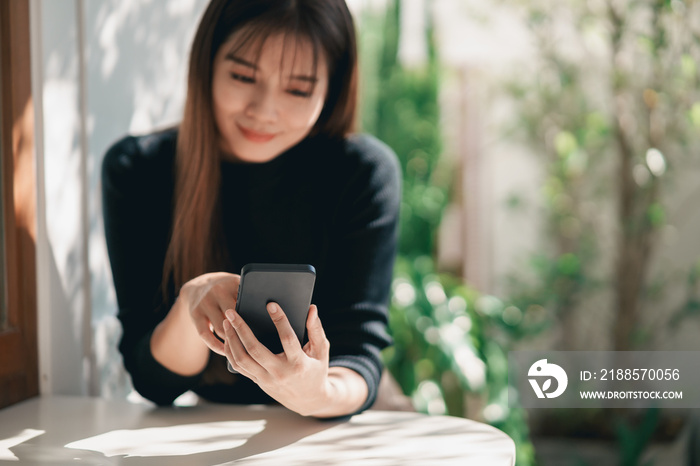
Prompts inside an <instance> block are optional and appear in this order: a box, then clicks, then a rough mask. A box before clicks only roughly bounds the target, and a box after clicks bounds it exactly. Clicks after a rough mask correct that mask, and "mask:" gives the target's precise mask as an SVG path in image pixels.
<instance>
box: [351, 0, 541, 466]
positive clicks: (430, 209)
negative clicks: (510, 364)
mask: <svg viewBox="0 0 700 466" xmlns="http://www.w3.org/2000/svg"><path fill="white" fill-rule="evenodd" d="M399 8H400V3H399V2H397V1H394V2H390V6H389V8H388V10H387V11H386V12H385V14H384V15H378V14H376V13H368V14H366V15H364V16H363V18H362V24H363V33H362V35H361V47H362V50H361V54H360V55H361V57H362V60H363V61H362V63H361V65H362V68H363V70H365V73H364V74H363V87H362V89H363V96H364V97H363V102H362V109H363V120H362V121H363V129H364V130H365V131H368V132H370V133H373V134H375V135H377V136H378V137H379V138H380V139H381V140H383V141H384V142H386V143H387V144H388V145H389V146H391V147H392V148H393V149H394V150H395V151H396V153H397V155H398V157H399V160H400V163H401V167H402V174H403V194H402V204H401V224H400V229H401V231H400V244H399V257H398V259H397V262H396V268H395V279H394V283H393V293H392V294H393V301H392V305H391V309H390V330H391V333H392V336H393V338H394V345H393V346H392V347H391V348H389V349H387V350H386V351H385V353H384V359H385V362H386V365H387V367H388V369H389V370H390V371H391V373H392V374H393V375H394V377H395V378H396V379H397V381H398V382H399V384H400V385H401V387H402V389H403V391H404V392H405V393H406V394H408V395H409V396H411V398H412V399H413V402H414V405H415V406H416V407H417V409H419V410H421V411H424V412H429V413H436V414H438V413H440V414H441V413H448V414H451V415H456V416H464V415H466V414H467V413H469V414H470V415H472V416H476V417H479V418H483V419H485V420H486V421H488V422H490V423H491V424H493V425H495V426H497V427H499V428H501V429H502V430H504V431H505V432H506V433H508V434H509V435H510V436H511V437H512V438H513V439H514V441H515V442H516V449H517V455H518V464H519V465H524V466H526V465H530V464H533V463H534V450H533V448H532V445H531V444H530V442H529V439H528V430H527V424H526V422H525V416H524V412H523V411H522V410H521V409H509V405H508V394H509V390H512V387H509V385H508V374H507V358H506V354H507V353H506V348H507V347H508V346H507V345H508V339H507V335H508V331H507V330H508V329H511V330H513V329H515V328H516V327H517V325H516V324H515V322H514V321H513V319H511V320H508V318H506V319H505V320H504V318H503V315H504V314H503V311H504V309H506V308H508V306H503V304H502V303H501V302H500V301H499V300H498V299H496V298H494V297H486V296H480V295H479V293H477V292H476V291H475V290H472V289H470V288H469V287H468V286H466V285H465V284H464V283H462V281H461V280H460V279H458V278H457V277H453V276H450V275H447V274H439V273H438V272H437V271H436V270H435V266H434V263H433V259H432V257H433V255H434V250H435V242H436V232H437V228H438V226H439V223H440V220H441V218H442V214H443V211H444V209H445V207H446V205H447V202H448V193H449V190H450V185H451V181H452V180H451V170H450V167H449V165H448V164H447V163H446V162H445V160H444V159H443V158H441V155H442V134H441V132H440V125H439V118H440V109H439V106H438V92H439V85H440V65H439V63H438V60H437V56H436V52H435V47H434V45H433V43H432V31H431V30H430V29H429V30H428V31H427V34H426V40H427V43H428V60H427V63H425V64H424V66H422V67H419V68H415V69H406V68H405V67H403V66H402V65H401V64H400V63H398V61H397V50H398V41H399V32H400V31H399V21H398V18H399ZM377 31H382V34H379V33H377ZM511 311H512V309H511ZM517 312H518V313H519V312H520V311H517ZM511 314H512V312H511ZM505 315H506V316H507V315H509V314H508V313H507V312H506V314H505ZM504 329H505V330H506V331H505V332H504V331H502V330H504ZM467 400H470V402H467Z"/></svg>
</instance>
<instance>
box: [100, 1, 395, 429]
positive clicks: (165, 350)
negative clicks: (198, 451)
mask: <svg viewBox="0 0 700 466" xmlns="http://www.w3.org/2000/svg"><path fill="white" fill-rule="evenodd" d="M356 81H357V61H356V43H355V36H354V26H353V23H352V18H351V16H350V13H349V11H348V9H347V6H346V5H345V2H344V1H343V0H297V1H293V0H264V1H261V0H212V2H211V3H210V4H209V6H208V7H207V9H206V11H205V13H204V15H203V17H202V20H201V22H200V24H199V28H198V30H197V32H196V35H195V38H194V42H193V45H192V51H191V55H190V65H189V74H188V89H187V99H186V103H185V110H184V116H183V119H182V122H181V124H180V125H179V127H177V128H173V129H169V130H166V131H162V132H158V133H155V134H152V135H147V136H142V137H132V136H129V137H126V138H124V139H122V140H120V141H118V142H117V143H116V144H114V145H113V146H112V147H111V148H110V149H109V150H108V152H107V154H106V155H105V159H104V162H103V173H102V186H103V200H104V204H103V205H104V221H105V234H106V239H107V246H108V251H109V256H110V262H111V266H112V272H113V278H114V285H115V290H116V293H117V300H118V303H119V314H118V317H119V319H120V321H121V323H122V327H123V335H122V339H121V343H120V346H119V349H120V351H121V353H122V355H123V359H124V365H125V367H126V369H127V371H128V372H129V373H130V374H131V378H132V381H133V384H134V387H135V388H136V390H137V391H139V393H141V394H142V395H143V396H144V397H146V398H148V399H151V400H153V401H154V402H156V403H158V404H170V403H172V401H173V400H174V399H175V398H176V397H177V396H179V395H180V394H181V393H183V392H185V391H187V390H193V391H195V392H196V393H197V394H199V395H200V396H202V397H203V398H205V399H208V400H212V401H220V402H233V403H260V402H271V401H272V400H276V401H277V402H279V403H281V404H282V405H284V406H286V407H288V408H289V409H291V410H294V411H296V412H298V413H300V414H302V415H310V416H316V417H335V416H343V415H348V414H353V413H356V412H359V411H362V410H364V409H366V408H368V407H369V406H371V405H372V403H373V401H374V399H375V398H376V394H377V386H378V384H379V379H380V376H381V369H382V365H381V360H380V355H379V352H380V350H381V349H382V348H384V347H385V346H386V345H388V344H389V343H390V339H389V337H388V335H387V333H386V323H387V302H388V297H389V291H390V284H391V274H392V268H393V261H394V257H395V251H396V233H397V218H398V210H399V198H400V171H399V168H398V164H397V162H396V157H395V155H394V154H393V153H392V152H391V150H390V149H389V148H387V147H386V146H385V145H383V144H381V143H379V142H378V141H377V140H375V139H373V138H371V137H369V136H360V135H351V134H350V133H351V132H352V126H353V122H354V120H355V109H356V100H357V90H356ZM252 262H270V263H308V264H312V265H313V266H314V267H315V268H316V271H317V280H316V287H315V290H314V295H313V298H312V302H313V303H314V305H312V306H311V309H310V311H309V317H308V320H307V333H308V336H309V343H308V344H307V345H305V346H304V348H301V346H300V345H298V342H297V344H296V346H295V345H293V344H290V345H287V346H285V352H284V353H282V354H279V355H274V354H272V353H270V352H269V351H268V350H267V349H266V348H265V347H264V346H262V345H261V344H260V343H259V342H258V341H257V339H256V338H255V336H254V335H253V334H252V332H251V331H250V329H249V328H248V327H247V325H246V324H245V322H244V321H243V320H242V319H241V317H240V316H238V315H236V313H235V312H234V311H233V309H234V308H235V303H236V296H237V290H238V284H239V281H240V276H239V275H238V274H237V272H239V271H240V270H241V267H242V266H243V265H245V264H247V263H252ZM268 311H269V312H270V316H271V317H272V319H273V321H274V322H275V324H276V326H277V328H278V330H279V332H280V335H281V337H284V335H287V334H289V331H290V327H289V324H288V322H287V320H286V317H285V315H284V310H283V309H280V308H279V306H274V305H273V304H271V305H270V306H269V308H268ZM217 337H219V338H217ZM227 359H228V361H229V362H230V363H231V365H232V366H233V367H234V369H236V371H237V372H238V374H231V373H229V372H228V371H227V370H226V360H227Z"/></svg>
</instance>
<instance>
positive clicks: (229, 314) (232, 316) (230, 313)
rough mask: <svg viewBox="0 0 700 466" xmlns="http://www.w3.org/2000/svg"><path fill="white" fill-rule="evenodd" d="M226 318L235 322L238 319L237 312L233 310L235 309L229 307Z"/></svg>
mask: <svg viewBox="0 0 700 466" xmlns="http://www.w3.org/2000/svg"><path fill="white" fill-rule="evenodd" d="M226 318H227V319H228V320H230V321H231V322H233V321H234V320H236V313H235V312H233V309H229V310H227V311H226Z"/></svg>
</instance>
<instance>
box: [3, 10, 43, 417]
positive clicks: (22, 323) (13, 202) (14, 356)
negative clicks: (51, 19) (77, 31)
mask: <svg viewBox="0 0 700 466" xmlns="http://www.w3.org/2000/svg"><path fill="white" fill-rule="evenodd" d="M29 25H30V22H29V0H1V1H0V44H1V45H0V47H1V49H0V112H1V113H0V125H1V126H0V142H1V144H2V146H1V150H0V163H2V167H1V168H2V169H1V170H0V173H1V174H2V177H3V179H2V184H1V185H2V189H3V192H2V196H1V199H2V201H3V209H2V212H3V215H4V219H3V223H4V233H5V234H4V237H5V238H4V239H5V245H4V246H5V278H6V287H5V290H6V291H7V296H6V297H5V298H6V305H7V307H6V310H7V314H8V328H6V329H5V330H4V331H2V332H0V408H1V407H3V406H7V405H9V404H12V403H16V402H17V401H20V400H23V399H26V398H30V397H32V396H36V395H38V394H39V375H38V374H39V370H38V349H37V319H36V315H37V279H36V192H37V190H36V171H35V166H36V165H35V154H34V114H33V101H32V90H31V66H30V61H31V54H30V26H29Z"/></svg>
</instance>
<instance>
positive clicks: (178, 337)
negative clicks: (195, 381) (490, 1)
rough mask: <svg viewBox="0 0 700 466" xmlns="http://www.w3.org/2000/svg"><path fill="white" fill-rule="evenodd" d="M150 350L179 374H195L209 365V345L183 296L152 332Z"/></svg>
mask: <svg viewBox="0 0 700 466" xmlns="http://www.w3.org/2000/svg"><path fill="white" fill-rule="evenodd" d="M151 353H152V354H153V357H154V358H155V359H156V361H158V362H159V363H160V364H162V365H163V366H164V367H165V368H167V369H169V370H171V371H173V372H175V373H176V374H180V375H185V376H190V375H195V374H198V373H200V372H201V371H202V370H204V368H205V367H206V365H207V361H208V360H209V348H208V347H207V345H206V344H205V343H204V341H203V340H202V338H201V337H200V336H199V335H198V333H197V329H196V328H195V326H194V324H193V323H192V319H191V318H190V316H189V313H188V310H187V308H186V304H185V303H184V302H183V300H181V299H180V298H178V299H177V300H176V301H175V304H174V305H173V307H172V309H170V312H169V313H168V315H167V316H166V317H165V319H163V321H162V322H161V323H160V324H158V326H157V327H156V328H155V330H154V331H153V335H152V336H151Z"/></svg>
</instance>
